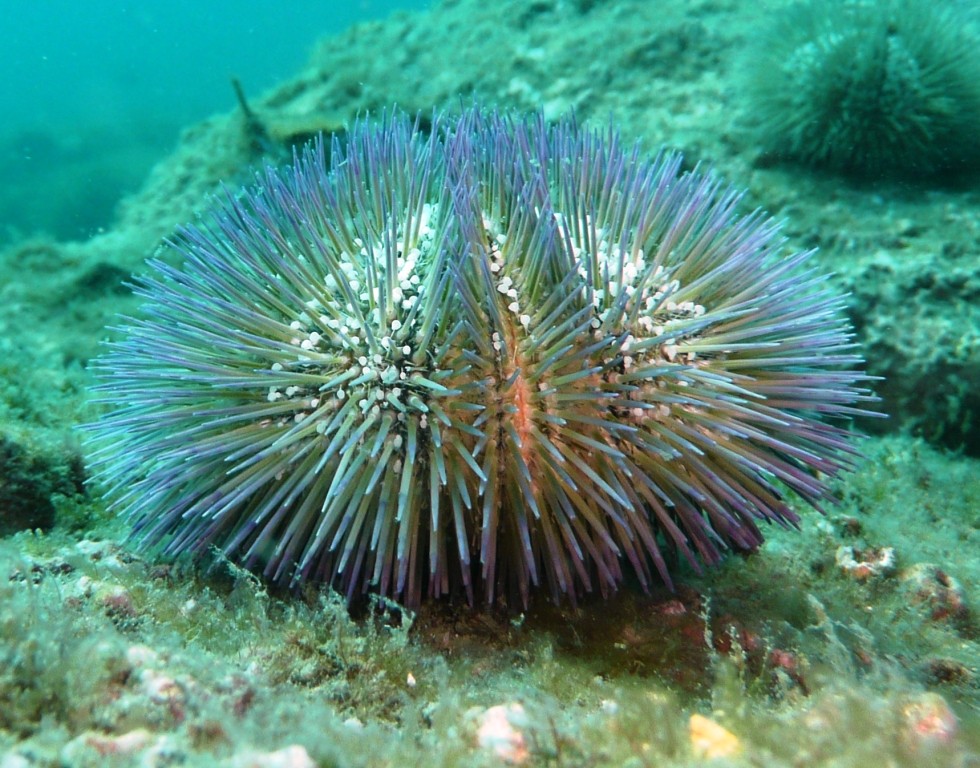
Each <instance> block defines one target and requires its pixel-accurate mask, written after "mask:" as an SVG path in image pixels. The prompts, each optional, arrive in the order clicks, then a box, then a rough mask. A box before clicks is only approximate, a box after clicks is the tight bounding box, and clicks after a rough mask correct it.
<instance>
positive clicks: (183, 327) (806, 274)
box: [90, 109, 869, 605]
mask: <svg viewBox="0 0 980 768" xmlns="http://www.w3.org/2000/svg"><path fill="white" fill-rule="evenodd" d="M680 162H681V161H680V158H679V157H678V156H677V155H671V154H664V155H661V156H659V157H657V158H656V159H654V160H653V161H648V160H646V159H644V158H643V157H642V156H641V154H640V152H639V150H638V149H633V150H624V148H622V146H621V144H620V141H619V139H618V138H617V136H616V135H615V133H614V132H612V131H609V132H590V131H584V130H580V129H579V128H577V127H576V125H575V124H574V122H573V121H571V120H564V121H562V122H560V123H559V124H558V125H556V126H553V127H548V126H547V125H545V123H544V120H543V119H542V118H541V117H540V116H538V117H536V118H530V119H527V120H519V119H513V118H509V117H506V116H500V115H497V114H488V113H485V112H481V111H480V110H478V109H472V110H469V111H466V112H464V113H463V114H462V116H461V117H459V118H456V119H450V118H447V117H438V118H436V119H435V120H434V121H433V125H432V127H431V130H429V131H428V132H424V131H422V130H421V128H420V126H419V124H418V122H416V123H414V124H413V123H412V122H411V121H410V120H407V119H406V118H404V117H402V116H397V115H396V116H388V117H386V118H383V119H382V120H381V121H380V122H379V123H369V122H368V121H361V122H358V123H357V124H356V125H354V126H353V127H352V129H351V130H350V132H349V133H348V135H347V137H346V140H345V141H343V142H341V141H340V140H338V139H336V138H335V139H334V140H333V142H332V145H331V146H330V150H329V152H327V150H326V149H325V146H324V143H323V142H322V141H318V142H316V143H314V144H313V145H312V146H311V147H309V148H307V149H305V150H304V151H303V152H302V153H301V155H299V156H298V157H297V158H296V159H295V161H294V163H293V165H292V167H291V168H288V169H285V170H272V169H270V170H267V171H266V172H265V173H264V174H262V175H261V176H260V178H259V180H258V184H257V186H255V187H254V188H253V189H251V190H248V191H244V192H242V193H240V194H229V195H227V199H225V200H224V201H222V202H219V203H217V204H216V205H215V206H214V207H213V210H212V211H211V212H210V213H209V214H208V215H206V216H205V217H204V218H203V220H202V222H200V223H199V224H198V225H196V226H191V227H187V228H185V229H183V230H181V231H180V233H179V234H178V236H177V237H176V239H175V240H174V241H173V242H172V243H171V244H170V245H169V247H170V248H171V249H173V250H174V251H176V252H177V254H179V256H181V257H182V259H183V264H182V266H180V267H173V266H170V265H169V264H167V263H166V262H165V260H160V259H155V260H152V261H151V262H150V267H151V269H152V271H153V273H154V274H153V275H152V276H148V277H145V278H141V279H140V280H139V281H138V285H137V286H136V290H137V293H138V294H139V295H140V296H142V297H143V298H145V299H146V300H147V304H146V306H145V307H144V309H143V312H142V315H141V316H140V317H139V318H138V319H129V320H127V321H126V327H125V328H123V329H122V331H123V333H124V336H123V338H122V339H121V340H119V341H114V342H111V343H110V344H109V351H108V352H107V353H106V354H105V355H104V356H103V357H101V358H100V359H99V360H98V361H97V363H96V364H95V367H96V371H97V374H98V376H99V378H100V383H99V385H98V391H99V392H100V400H101V402H102V403H104V404H107V405H108V406H109V408H108V412H107V414H106V415H105V416H104V418H102V419H101V420H100V421H98V422H97V423H96V424H94V425H92V426H91V428H90V429H91V432H92V440H93V441H94V443H95V446H94V450H93V456H92V459H93V463H94V465H95V467H96V468H97V473H96V476H97V478H98V479H99V480H100V481H101V482H102V483H103V484H104V485H105V486H106V488H107V490H108V492H109V494H110V496H111V498H112V499H113V504H114V506H115V507H117V508H120V509H122V510H124V511H125V512H127V513H128V515H129V516H130V517H131V519H132V520H133V522H134V536H135V537H136V539H137V540H138V541H139V542H141V543H142V544H143V545H144V546H147V547H150V548H151V549H153V550H157V551H160V552H162V553H163V554H165V555H177V554H180V553H184V552H191V553H202V552H205V551H206V550H208V549H209V548H211V547H216V548H217V549H219V550H221V551H222V552H224V553H225V554H226V555H228V556H229V557H231V558H232V559H234V560H236V561H240V562H243V563H244V564H245V565H247V566H249V567H259V568H261V569H262V571H263V573H264V574H265V576H266V577H268V578H269V579H271V580H273V581H275V582H278V583H283V584H289V585H297V584H302V583H305V582H318V583H330V584H333V585H336V586H337V587H338V588H340V589H342V590H344V591H345V592H346V593H347V594H348V595H353V594H358V593H360V592H362V591H364V590H368V589H373V590H376V591H377V592H379V593H381V594H384V595H389V596H392V597H395V598H397V599H400V600H402V601H404V602H405V603H407V604H409V605H414V604H417V603H418V602H419V601H420V600H421V598H422V596H423V594H428V595H431V596H439V595H444V594H451V593H462V592H465V594H466V596H467V598H468V599H469V600H471V601H472V600H474V599H476V598H480V599H483V600H486V601H492V600H494V599H495V598H496V597H499V596H508V595H516V596H517V597H519V599H520V600H522V601H523V602H524V603H526V602H527V599H528V596H529V593H530V591H531V589H532V587H534V586H538V585H542V586H546V587H547V588H548V589H549V590H550V592H551V593H552V595H553V596H554V597H555V598H556V599H557V598H561V597H562V596H568V597H571V598H574V597H575V595H576V594H577V593H579V592H583V591H591V590H594V589H596V588H598V590H600V591H601V592H602V593H603V594H607V593H609V592H611V591H612V590H614V589H615V588H616V586H617V585H618V584H619V583H620V582H621V581H622V579H623V578H624V573H625V571H626V570H627V568H630V569H631V570H632V571H633V572H635V574H636V577H637V578H638V580H639V582H640V583H641V584H642V585H643V586H647V585H648V584H649V583H650V582H651V579H652V578H653V577H654V574H655V573H656V574H658V575H659V577H660V578H661V579H663V580H664V581H666V582H668V583H669V581H670V576H669V573H668V568H667V561H666V559H665V554H666V553H667V552H668V551H677V552H679V553H681V554H682V555H683V556H684V557H685V558H686V559H688V560H689V561H690V562H691V563H693V564H694V565H695V566H697V563H698V562H699V560H703V561H706V562H714V561H717V560H718V558H719V557H720V554H721V552H722V550H724V549H725V548H727V547H733V548H736V549H751V548H754V547H756V546H757V545H758V544H759V543H760V542H761V540H762V537H761V535H760V532H759V529H758V527H757V524H758V523H759V521H767V522H768V521H776V522H779V523H793V522H795V520H796V517H795V515H794V513H793V512H792V510H791V509H790V508H789V507H788V506H787V504H786V503H785V502H784V501H783V490H784V489H790V490H791V491H794V492H795V493H796V494H798V495H799V496H801V497H802V498H803V499H805V500H807V501H808V502H810V503H812V504H814V505H819V504H820V502H821V500H824V499H826V498H827V497H828V491H827V487H826V483H825V478H826V477H827V476H833V475H834V474H836V473H837V472H839V471H840V470H842V469H844V468H845V467H847V466H848V465H849V463H850V461H851V459H852V458H853V455H854V452H853V449H852V448H851V447H849V441H848V439H847V433H846V432H845V431H844V429H843V428H842V426H840V425H834V424H831V423H828V422H827V421H825V419H826V418H828V417H831V418H834V417H847V416H849V415H852V414H854V413H858V412H861V411H860V407H859V402H860V401H862V400H865V399H868V397H869V395H868V394H867V393H866V392H865V390H863V389H862V388H861V387H860V385H861V383H862V382H863V381H864V379H865V378H866V377H865V376H864V375H863V374H862V373H860V372H858V371H857V370H856V368H857V366H858V365H859V363H860V360H859V358H858V356H857V355H856V354H855V352H854V350H853V344H852V343H851V341H850V337H849V334H848V330H847V326H846V322H845V320H844V319H843V315H842V308H841V305H842V300H841V298H840V297H839V296H838V295H836V294H835V293H834V292H833V291H832V290H830V289H829V288H828V287H827V286H826V281H825V278H824V277H823V276H821V275H818V274H815V273H814V272H813V271H812V269H808V268H806V267H805V266H804V262H806V261H807V258H808V254H806V253H796V254H785V253H783V252H782V249H781V241H780V239H779V238H778V236H777V226H776V225H775V224H774V223H773V222H772V221H771V220H769V219H767V218H766V217H765V216H763V215H762V214H760V213H754V214H751V215H748V216H742V217H740V216H738V215H737V214H736V212H735V209H736V207H737V203H738V199H739V196H738V194H737V193H735V192H733V191H731V190H728V189H726V188H725V187H723V186H722V185H721V184H720V183H719V182H718V181H717V180H716V179H715V178H713V177H712V176H710V175H701V174H699V173H696V172H695V173H686V174H682V173H680Z"/></svg>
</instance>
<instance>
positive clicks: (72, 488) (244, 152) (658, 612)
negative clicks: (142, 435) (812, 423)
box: [0, 0, 980, 768]
mask: <svg viewBox="0 0 980 768" xmlns="http://www.w3.org/2000/svg"><path fill="white" fill-rule="evenodd" d="M794 8H795V9H796V10H794ZM937 8H938V9H939V10H938V11H936V10H935V9H937ZM935 13H938V14H940V15H939V16H938V17H937V16H936V15H935ZM853 14H858V16H854V15H853ZM861 14H867V15H861ZM889 14H890V15H889ZM943 14H948V15H943ZM978 16H980V12H978V4H977V3H975V2H954V1H953V0H950V1H949V2H946V3H941V4H932V3H926V2H913V0H889V2H882V3H872V2H863V1H862V0H854V1H853V2H852V1H851V0H838V1H837V2H831V1H830V0H812V1H811V2H810V3H806V4H804V5H802V6H794V4H793V3H790V2H776V1H775V0H774V1H773V2H768V3H765V4H762V5H760V4H759V3H755V2H748V0H665V1H664V2H650V0H502V2H495V3H485V2H480V1H479V0H442V1H441V2H432V3H428V2H426V3H422V2H415V3H410V2H400V3H395V2H384V3H382V2H368V1H365V2H360V3H344V4H340V3H327V2H312V0H309V1H307V0H304V1H303V2H295V3H288V4H272V3H264V2H249V3H232V2H226V3H217V2H207V3H201V2H199V3H190V2H172V3H167V4H162V3H161V4H159V5H156V4H153V3H140V4H138V5H118V4H110V3H86V4H80V3H69V2H54V0H52V1H51V2H41V3H36V4H28V3H16V4H10V7H9V9H6V17H5V24H4V25H3V27H2V29H0V50H2V59H3V61H4V67H5V74H6V77H5V83H4V88H3V89H2V91H0V108H2V110H3V114H4V116H5V120H4V121H3V125H2V126H0V168H2V169H3V174H4V175H3V178H4V182H3V184H2V185H0V768H26V767H29V766H101V765H113V766H116V765H117V766H130V765H132V766H137V765H139V766H166V765H188V766H196V765H202V766H205V765H221V766H236V767H237V766H333V765H337V766H369V765H370V766H381V765H419V764H427V765H445V766H454V765H508V764H510V765H552V766H577V765H583V766H584V765H590V766H591V765H609V766H624V765H630V766H646V765H658V766H661V765H670V766H675V765H676V766H684V765H704V764H711V765H725V766H727V765H767V766H784V765H785V766H809V765H834V766H866V765H895V766H906V765H907V766H946V765H949V766H973V765H978V764H980V679H978V673H980V670H978V667H980V620H978V618H977V606H976V603H977V589H978V580H980V548H978V544H980V471H978V470H980V464H978V456H980V431H978V428H980V386H978V383H980V174H978V173H977V168H978V164H977V154H976V152H977V149H976V146H975V141H974V138H973V137H975V136H976V133H977V127H978V126H980V123H978V122H977V121H978V119H980V111H978V104H980V92H978V88H980V84H978V83H980V79H978V78H977V77H975V76H974V73H976V72H977V71H978V69H977V68H978V67H980V62H978V60H977V59H978V57H980V54H978V53H977V51H978V50H980V48H978V47H977V46H976V45H975V44H976V43H977V41H980V31H978V26H977V19H978ZM855 19H859V20H860V22H861V23H860V24H856V23H854V22H855ZM834 24H838V25H841V26H840V27H839V28H836V29H835V28H834V26H833V25H834ZM828 25H829V26H828ZM854 29H860V30H862V31H863V32H864V34H859V35H856V36H854V37H853V38H849V37H848V34H850V32H852V31H853V30H854ZM875 30H879V31H880V32H881V35H880V37H878V38H876V37H875V34H874V31H875ZM845 33H847V34H845ZM808 35H809V37H807V36H808ZM835 35H836V36H835ZM839 39H844V40H845V41H848V40H850V42H848V43H847V46H850V47H847V46H845V47H843V48H834V47H833V46H831V45H830V44H829V43H828V42H827V41H828V40H839ZM874 40H880V41H883V42H881V45H880V46H878V47H875V45H872V44H870V43H868V42H867V41H874ZM841 51H843V53H841ZM821 57H822V58H821ZM882 60H884V61H885V62H886V63H887V64H888V66H887V67H885V71H887V72H888V73H889V76H890V77H892V78H893V79H892V80H891V81H889V82H888V83H887V84H886V85H887V86H888V87H882V88H881V90H880V91H878V92H877V93H878V98H877V99H874V100H873V99H872V93H871V90H870V88H869V86H868V85H867V83H868V82H871V81H872V80H873V79H874V78H873V75H874V73H875V72H878V71H881V69H880V67H879V68H877V69H876V67H877V66H878V65H879V64H880V62H881V61H882ZM781 62H792V63H793V67H789V66H787V67H783V66H782V64H781ZM814 62H817V63H814ZM821 62H822V63H821ZM913 65H914V66H913ZM786 72H790V73H791V74H792V75H793V78H791V79H790V80H788V81H780V79H779V78H778V77H776V74H777V73H783V74H785V73H786ZM767 73H770V74H772V75H773V76H772V77H771V78H770V77H768V76H767ZM868 73H871V74H868ZM865 75H867V77H868V78H869V79H868V80H862V77H864V76H865ZM232 78H237V81H238V82H239V83H240V86H241V94H240V95H237V94H236V92H235V90H234V88H233V87H232ZM971 83H972V87H971ZM828 84H829V85H828ZM842 84H843V85H842ZM848 84H849V85H850V90H848V88H847V86H848ZM855 84H856V85H855ZM831 85H832V86H833V87H830V86H831ZM825 86H826V87H825ZM896 93H898V94H905V95H902V96H901V97H899V96H895V94H896ZM909 93H914V94H916V99H917V101H909V100H907V99H906V95H907V94H909ZM923 94H924V95H923ZM817 95H820V98H819V99H818V98H817ZM927 97H928V98H927ZM821 99H822V100H821ZM473 102H476V103H479V104H481V105H485V106H488V107H497V108H501V109H508V110H515V111H518V112H532V111H536V110H541V111H542V113H543V114H544V116H545V118H546V119H548V120H554V119H556V118H557V117H558V116H560V115H563V114H566V113H568V112H569V111H574V113H575V115H576V117H577V119H578V120H580V121H581V122H584V123H587V124H590V125H595V126H600V127H601V126H604V125H607V124H609V123H610V122H611V123H612V124H614V125H615V126H616V127H617V128H618V129H619V130H620V131H621V132H622V135H623V137H624V139H625V140H626V142H627V143H631V142H633V141H639V142H640V146H641V148H642V151H643V152H645V153H649V154H651V155H652V154H653V153H655V152H656V151H657V150H658V149H659V148H660V147H662V146H666V147H668V148H670V149H676V150H679V151H681V152H683V154H684V156H685V167H686V168H693V167H694V166H695V165H699V164H700V166H701V167H702V168H703V169H707V168H711V169H713V170H714V172H716V173H718V174H719V175H720V176H721V177H723V178H724V179H725V180H726V181H728V182H729V183H731V184H733V185H734V186H735V187H736V188H739V189H744V190H745V196H744V198H743V200H742V202H741V209H742V210H743V211H744V212H745V213H748V212H750V211H752V210H753V209H755V208H762V209H765V210H766V211H768V212H769V213H770V214H772V215H773V216H775V217H776V218H777V219H778V220H780V221H783V222H785V223H784V226H783V230H782V233H783V235H784V236H785V237H786V238H787V241H788V243H787V247H788V248H789V249H792V250H793V251H799V250H805V249H810V248H817V249H818V251H817V255H816V256H815V257H814V263H815V264H816V266H817V267H818V268H819V269H821V270H822V271H825V272H828V273H833V278H832V280H833V282H834V284H835V286H836V287H837V288H839V289H840V290H841V291H843V292H846V293H847V294H848V299H847V308H848V314H849V317H850V320H851V323H852V324H853V326H854V329H855V332H856V339H857V342H858V344H859V345H860V350H861V353H862V354H863V356H864V357H865V359H866V361H867V370H868V372H869V373H871V374H873V375H875V376H880V377H882V378H881V380H880V381H879V382H877V383H876V384H875V389H876V391H877V393H878V395H879V396H880V398H881V401H880V403H878V408H879V409H880V410H881V411H882V412H883V413H885V414H887V416H888V418H887V419H884V420H881V419H860V420H859V421H858V423H857V424H856V431H859V432H863V433H865V434H867V435H869V437H868V438H867V439H866V440H864V441H863V442H862V444H861V447H862V450H863V452H864V454H865V456H866V459H865V460H863V461H862V462H861V463H860V464H859V466H858V469H857V470H856V471H855V472H853V473H851V474H848V475H845V476H843V477H841V478H840V479H837V480H835V481H834V483H833V489H834V491H835V493H836V495H837V496H838V497H839V498H840V500H841V503H840V504H839V505H837V506H833V507H830V508H829V509H828V510H827V512H826V514H825V515H821V514H819V513H817V512H815V511H811V510H808V509H805V508H804V506H803V505H802V504H795V509H796V511H797V512H799V514H800V515H801V518H802V520H801V523H800V526H799V530H792V529H788V530H783V529H776V528H775V526H771V527H767V528H766V529H765V534H766V538H767V541H766V543H765V544H764V545H763V546H762V547H761V548H760V549H759V551H758V552H756V553H753V554H752V555H750V556H742V555H730V556H729V557H728V558H727V559H726V560H725V562H723V563H722V564H721V565H720V566H719V567H717V568H714V569H709V570H707V571H706V572H705V573H704V574H703V575H698V574H695V573H694V572H692V571H690V570H689V569H684V568H680V569H679V571H678V573H677V575H676V577H675V583H676V585H677V589H676V591H675V592H669V591H668V590H666V589H658V590H655V591H654V592H653V594H650V595H646V594H644V593H643V592H642V591H640V590H639V589H633V588H631V587H630V586H629V585H627V586H626V587H624V588H623V589H622V590H620V592H619V593H617V594H616V595H615V596H613V597H612V598H611V599H609V600H608V601H603V600H601V599H600V598H598V597H595V598H589V599H587V600H583V601H582V602H581V603H580V604H579V605H578V606H577V607H572V606H570V605H565V604H562V605H557V606H556V605H553V604H551V603H550V602H548V600H547V599H546V597H545V596H543V595H542V596H540V597H539V599H537V600H535V601H534V602H532V604H531V606H530V608H529V609H528V610H527V611H524V612H520V611H516V612H515V611H514V610H513V609H512V610H511V611H510V612H507V611H505V610H503V609H501V608H495V609H492V610H491V609H482V610H481V609H473V608H468V607H466V606H465V605H462V604H455V603H450V602H438V603H435V604H427V605H423V606H422V607H421V608H420V609H419V611H418V612H417V613H416V614H410V613H408V612H407V611H404V610H402V609H400V608H399V607H398V606H396V605H394V604H390V603H385V602H379V603H377V604H374V605H368V606H362V607H361V608H360V609H359V610H357V611H355V612H354V615H353V616H352V615H350V614H349V612H348V610H347V608H346V606H345V605H344V603H343V601H342V600H341V599H339V598H337V597H336V596H334V595H333V594H332V593H330V592H328V591H326V590H322V591H320V590H316V589H312V588H311V589H309V590H306V591H305V592H304V593H303V594H301V595H290V594H289V593H286V592H283V591H279V590H273V589H270V588H269V587H268V586H267V585H266V584H264V583H263V582H262V581H261V580H260V579H259V578H257V577H255V576H254V575H252V574H250V573H248V572H245V571H243V570H241V569H239V568H237V567H235V566H233V565H231V564H229V563H227V562H224V561H220V560H215V561H214V562H210V563H206V564H204V565H201V564H194V563H191V562H185V561H182V560H178V561H177V562H169V561H163V560H156V559H153V558H148V557H145V556H143V555H142V554H140V553H137V552H136V551H135V550H134V549H133V548H132V546H131V545H129V544H128V543H127V542H126V533H127V523H126V521H124V520H120V519H118V518H116V517H114V516H113V515H111V514H109V513H107V512H106V510H105V505H104V502H103V501H102V499H101V497H100V493H99V489H98V487H94V486H93V485H91V484H87V482H86V481H87V478H88V469H87V467H88V464H87V459H86V456H85V451H84V449H83V448H82V446H81V440H80V436H79V433H78V426H79V425H80V424H83V423H87V422H91V421H93V420H94V419H96V418H98V416H99V408H98V407H97V406H96V405H94V404H93V403H92V402H91V401H92V396H91V394H90V387H91V386H92V383H93V376H92V374H91V372H90V369H89V364H90V361H91V360H92V359H93V358H94V357H95V356H96V355H98V354H99V351H100V344H101V343H102V342H103V341H104V340H105V339H107V338H112V337H113V333H114V331H113V330H112V327H113V326H115V325H118V324H119V323H118V320H117V319H116V318H117V316H118V315H119V314H120V313H122V314H133V313H135V312H137V310H138V307H139V304H140V301H139V300H138V299H136V298H134V297H133V296H132V295H131V293H130V290H129V288H128V287H127V285H126V281H127V280H128V279H129V276H130V275H131V274H133V273H138V272H140V271H141V270H143V269H144V266H143V265H144V261H145V259H146V258H147V257H149V256H151V255H152V254H154V253H155V252H156V251H157V249H158V247H159V245H160V243H161V242H162V240H163V239H164V238H166V237H168V236H170V235H171V234H172V233H173V232H174V231H175V228H176V227H178V226H180V225H181V224H183V223H186V222H189V221H192V220H194V218H195V216H196V215H197V214H198V213H200V212H201V211H202V210H205V209H206V208H207V206H208V204H209V203H208V200H209V195H212V194H215V193H216V192H218V191H219V190H220V188H221V185H222V184H224V185H226V186H227V187H228V188H231V189H234V188H237V187H238V186H240V185H243V184H248V183H251V181H252V180H253V172H254V171H255V169H259V168H262V167H263V166H264V165H266V164H275V165H279V164H283V163H288V162H289V159H290V157H291V153H292V151H293V148H295V147H299V146H302V145H303V144H304V143H305V142H306V141H308V140H310V139H311V138H312V137H314V136H316V135H317V134H318V133H320V132H327V133H330V132H339V133H340V134H341V135H342V133H343V131H344V129H345V126H347V125H349V124H350V123H351V122H352V121H353V119H354V118H356V117H357V116H358V115H364V114H372V115H376V114H379V113H380V112H381V110H383V109H385V108H390V107H391V106H392V105H397V106H398V107H399V108H401V109H403V110H405V111H406V112H408V113H409V114H414V113H416V112H421V113H422V114H431V112H432V110H433V109H445V110H449V111H458V110H459V109H460V108H461V105H462V106H466V105H469V104H470V103H473ZM821 104H823V105H824V110H825V111H824V113H821V112H820V105H821ZM840 104H845V105H846V106H847V110H845V111H847V112H848V114H851V115H858V116H859V117H856V118H855V119H854V120H852V121H850V122H848V121H843V122H833V121H830V120H829V118H827V117H826V115H827V114H829V113H830V112H833V110H832V108H831V107H832V106H833V105H840ZM916 109H919V110H920V111H919V112H916ZM889 110H891V111H890V112H889ZM868 115H870V116H871V117H867V116H868ZM909 115H913V116H915V115H918V116H920V117H921V120H919V121H918V122H915V121H912V123H909V121H908V120H907V119H906V120H905V122H903V116H904V118H907V117H908V116H909ZM822 120H828V122H827V123H826V124H824V123H822V122H821V121H822ZM869 121H870V122H871V123H872V124H874V125H876V126H878V125H884V124H888V125H894V126H897V128H896V129H895V130H894V131H893V132H892V133H890V134H888V133H887V132H884V130H883V129H882V130H877V129H876V130H874V131H870V130H869V129H868V128H867V126H868V124H869ZM907 125H911V127H909V128H908V129H906V128H905V126H907ZM813 126H819V129H817V130H811V128H812V127H813ZM923 126H924V127H923ZM882 135H887V138H888V141H887V142H886V141H884V140H880V137H881V136H882ZM842 148H848V149H846V150H845V149H842ZM850 148H856V149H850Z"/></svg>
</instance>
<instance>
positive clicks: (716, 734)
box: [688, 714, 742, 759]
mask: <svg viewBox="0 0 980 768" xmlns="http://www.w3.org/2000/svg"><path fill="white" fill-rule="evenodd" d="M688 733H689V734H690V737H691V748H692V749H693V750H694V754H696V755H697V756H698V757H703V758H708V759H713V758H716V757H731V756H732V755H735V754H738V752H739V751H741V749H742V744H741V742H740V741H739V740H738V737H737V736H736V735H735V734H734V733H732V732H731V731H729V730H728V729H727V728H724V727H722V726H720V725H718V723H716V722H715V721H714V720H709V719H708V718H707V717H704V716H703V715H697V714H694V715H691V720H690V723H689V724H688Z"/></svg>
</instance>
